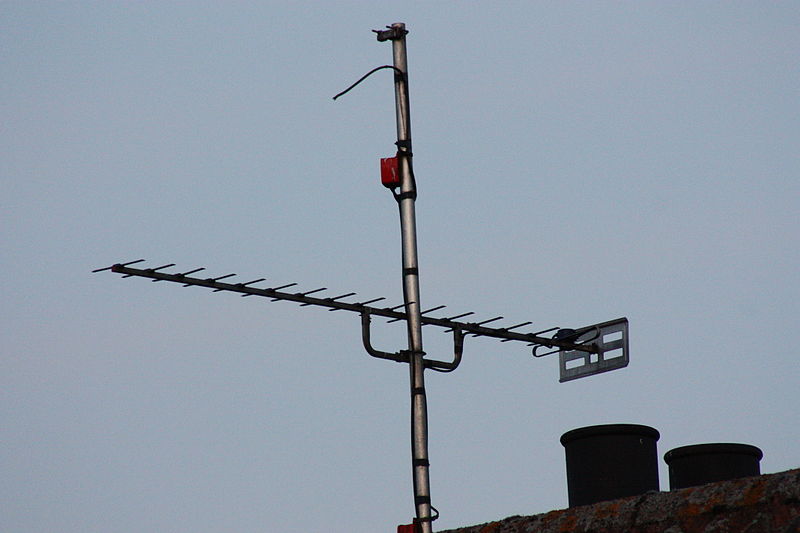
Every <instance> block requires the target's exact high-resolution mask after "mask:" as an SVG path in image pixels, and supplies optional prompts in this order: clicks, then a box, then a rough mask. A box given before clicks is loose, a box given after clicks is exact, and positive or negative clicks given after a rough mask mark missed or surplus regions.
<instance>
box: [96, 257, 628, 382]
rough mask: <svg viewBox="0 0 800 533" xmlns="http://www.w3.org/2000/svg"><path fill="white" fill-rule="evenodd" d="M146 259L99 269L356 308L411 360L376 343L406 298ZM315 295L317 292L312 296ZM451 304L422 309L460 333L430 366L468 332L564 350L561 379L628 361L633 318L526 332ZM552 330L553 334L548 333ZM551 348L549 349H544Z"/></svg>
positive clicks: (428, 321) (440, 364)
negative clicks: (452, 310) (150, 263)
mask: <svg viewBox="0 0 800 533" xmlns="http://www.w3.org/2000/svg"><path fill="white" fill-rule="evenodd" d="M142 262H144V259H137V260H136V261H129V262H127V263H116V264H114V265H112V266H109V267H105V268H98V269H97V270H93V272H103V271H111V272H114V273H117V274H122V277H124V278H129V277H134V276H135V277H140V278H148V279H151V280H152V281H154V282H156V281H171V282H173V283H180V284H182V285H183V286H184V287H192V286H197V287H206V288H208V289H212V290H213V292H233V293H237V294H240V295H241V296H243V297H244V296H262V297H265V298H269V299H270V300H272V301H280V300H285V301H289V302H295V303H298V304H300V306H301V307H307V306H318V307H324V308H327V309H328V311H351V312H354V313H358V314H360V315H361V324H362V339H363V341H364V347H365V349H366V350H367V352H368V353H369V354H370V355H372V356H373V357H379V358H381V359H390V360H392V361H397V362H404V363H407V362H408V353H406V352H404V351H400V352H396V353H389V352H383V351H380V350H376V349H375V348H373V347H372V344H371V343H370V320H371V318H372V317H373V316H377V317H383V318H386V319H388V322H389V323H391V322H398V321H401V320H406V319H407V317H408V315H407V313H406V310H405V308H406V304H405V303H403V304H399V305H395V306H393V307H377V306H374V305H369V304H374V303H376V302H380V301H383V300H385V299H386V298H384V297H378V298H372V299H370V300H366V301H356V302H347V301H343V300H344V299H345V298H352V297H353V296H356V294H357V293H355V292H348V293H344V294H339V295H337V296H330V297H323V296H320V295H319V293H321V292H323V291H326V290H328V289H327V288H325V287H321V288H316V289H311V290H308V291H302V290H301V291H297V292H287V291H285V290H284V289H288V288H289V287H295V286H296V285H297V283H286V284H282V285H277V286H271V287H266V288H260V287H255V286H254V285H255V284H257V283H263V282H264V281H266V278H258V279H254V280H251V281H246V282H239V283H234V282H232V281H222V280H229V279H230V278H232V277H234V276H236V274H225V275H222V276H216V277H208V278H200V277H192V276H190V274H196V273H197V272H201V271H203V270H205V268H195V269H192V270H188V271H186V272H178V273H168V272H164V270H165V269H167V268H171V267H174V266H175V264H174V263H168V264H165V265H161V266H157V267H152V268H135V267H132V266H131V265H134V264H138V263H142ZM312 295H313V296H312ZM445 307H447V306H446V305H438V306H435V307H431V308H429V309H425V310H422V311H421V312H420V315H421V319H420V320H421V322H422V325H423V326H437V327H440V328H445V331H444V332H445V333H450V332H452V333H453V335H454V339H455V350H454V357H453V360H452V361H449V362H445V361H436V360H432V359H423V361H424V363H425V367H426V368H430V369H432V370H437V371H440V372H451V371H453V370H455V369H456V368H457V367H458V365H459V363H460V362H461V355H462V353H463V343H464V338H465V337H466V336H469V335H472V336H475V337H490V338H494V339H499V340H500V341H501V342H509V341H518V342H524V343H526V344H527V345H528V346H531V347H532V353H533V355H534V356H536V357H544V356H546V355H550V354H553V353H556V352H560V353H561V354H562V356H561V365H560V369H561V378H560V380H561V381H562V382H563V381H569V380H572V379H577V378H581V377H586V376H589V375H593V374H598V373H600V372H607V371H609V370H615V369H617V368H622V367H624V366H626V365H627V364H628V347H627V344H628V342H627V341H628V335H627V328H628V320H627V319H626V318H619V319H616V320H611V321H608V322H603V323H601V324H594V325H591V326H586V327H583V328H580V329H567V328H564V329H562V328H558V327H552V328H547V329H543V330H541V331H536V332H531V333H523V332H520V331H514V330H518V329H519V328H522V327H525V326H529V325H531V324H532V322H521V323H519V324H514V325H511V326H505V327H490V326H487V324H490V323H494V322H497V321H498V320H503V318H504V317H502V316H497V317H493V318H489V319H486V320H475V321H466V322H465V321H460V320H456V319H459V318H464V317H467V316H472V315H474V314H475V313H474V312H473V311H468V312H466V313H460V314H457V315H453V316H446V317H433V316H431V315H430V313H433V312H434V311H439V310H441V309H444V308H445ZM546 334H551V335H550V336H544V335H546ZM542 349H545V351H544V353H538V352H539V351H540V350H542Z"/></svg>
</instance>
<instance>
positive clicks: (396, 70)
mask: <svg viewBox="0 0 800 533" xmlns="http://www.w3.org/2000/svg"><path fill="white" fill-rule="evenodd" d="M385 68H390V69H393V70H394V71H395V74H397V75H399V76H403V71H402V70H400V69H399V68H397V67H395V66H392V65H383V66H382V67H376V68H374V69H372V70H370V71H369V72H367V73H366V74H364V75H363V76H361V78H360V79H359V80H358V81H357V82H355V83H354V84H353V85H351V86H350V87H348V88H347V89H345V90H344V91H342V92H340V93H339V94H337V95H336V96H334V97H333V99H334V100H336V99H337V98H339V97H340V96H342V95H344V94H347V93H348V92H350V90H351V89H352V88H353V87H355V86H356V85H358V84H359V83H361V82H362V81H364V80H365V79H367V78H368V77H370V76H371V75H372V74H374V73H376V72H378V71H379V70H383V69H385Z"/></svg>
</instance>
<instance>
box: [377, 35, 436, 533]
mask: <svg viewBox="0 0 800 533" xmlns="http://www.w3.org/2000/svg"><path fill="white" fill-rule="evenodd" d="M407 33H408V32H407V31H406V27H405V24H403V23H401V22H398V23H395V24H392V25H391V26H390V27H389V30H388V31H387V32H381V33H379V34H378V39H379V40H391V41H392V53H393V58H394V67H395V69H396V70H395V77H394V88H395V107H396V113H397V156H398V158H397V159H398V161H397V163H398V170H399V174H400V179H401V185H400V192H399V194H398V195H397V200H398V204H399V206H400V231H401V236H402V246H403V298H404V300H405V307H406V316H407V327H408V352H409V354H408V355H409V363H410V364H409V375H410V386H411V459H412V465H413V479H414V505H415V507H416V512H417V520H418V523H419V525H420V528H421V530H422V533H431V532H432V531H433V528H432V524H431V522H432V520H433V517H432V515H431V494H430V475H429V464H430V463H429V460H428V405H427V399H426V397H425V374H424V372H425V363H424V362H423V356H424V355H425V352H423V349H422V317H421V306H420V290H419V264H418V261H417V227H416V212H415V202H416V198H417V186H416V183H415V180H414V172H413V168H412V164H411V158H412V156H413V153H412V150H411V113H410V109H409V97H408V64H407V60H406V57H407V56H406V34H407Z"/></svg>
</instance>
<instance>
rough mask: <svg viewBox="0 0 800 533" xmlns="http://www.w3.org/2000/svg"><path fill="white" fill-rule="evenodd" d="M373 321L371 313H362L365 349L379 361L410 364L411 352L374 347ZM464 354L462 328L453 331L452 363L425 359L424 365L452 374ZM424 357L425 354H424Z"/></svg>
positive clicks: (362, 337) (362, 332) (362, 336)
mask: <svg viewBox="0 0 800 533" xmlns="http://www.w3.org/2000/svg"><path fill="white" fill-rule="evenodd" d="M371 321H372V319H371V316H370V312H369V311H368V310H366V309H365V310H364V311H362V313H361V342H362V343H363V344H364V349H365V350H366V351H367V353H368V354H370V355H371V356H372V357H377V358H378V359H388V360H389V361H395V362H397V363H408V362H410V354H411V353H410V352H409V351H408V350H401V351H399V352H394V353H391V352H384V351H381V350H376V349H375V348H374V347H373V346H372V342H371V340H370V322H371ZM463 354H464V334H463V333H462V331H461V329H460V328H455V329H454V330H453V360H452V361H437V360H435V359H423V360H422V361H423V363H424V365H425V368H430V369H431V370H435V371H437V372H452V371H453V370H455V369H456V368H458V365H460V364H461V357H462V356H463ZM423 355H424V354H423Z"/></svg>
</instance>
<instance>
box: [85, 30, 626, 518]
mask: <svg viewBox="0 0 800 533" xmlns="http://www.w3.org/2000/svg"><path fill="white" fill-rule="evenodd" d="M374 31H375V33H376V34H377V38H378V41H380V42H385V41H390V42H391V43H392V54H393V59H394V62H393V65H385V66H382V67H378V68H376V69H373V70H371V71H370V72H368V73H367V74H366V75H364V76H362V77H361V79H359V80H358V81H357V82H356V83H354V84H352V85H351V86H350V87H348V88H347V89H346V90H344V91H342V92H341V93H339V94H337V95H336V96H335V97H334V99H336V98H338V97H340V96H342V95H344V94H346V93H347V92H349V91H350V90H351V89H353V88H354V87H355V86H357V85H358V84H359V83H361V82H362V81H363V80H365V79H366V78H367V77H369V76H370V75H372V74H373V73H375V72H377V71H380V70H384V69H392V70H393V71H394V93H395V110H396V118H397V142H396V143H395V145H396V147H397V152H396V155H395V156H394V157H388V158H384V159H382V160H381V183H382V184H383V185H384V186H385V187H387V188H388V189H390V191H391V193H392V196H394V199H395V201H396V202H397V204H398V206H399V208H400V232H401V244H402V252H403V253H402V262H403V270H402V274H403V300H404V302H403V303H402V304H400V305H395V306H394V307H378V306H375V305H372V304H375V303H376V302H379V301H383V300H385V298H373V299H371V300H366V301H361V302H359V301H356V302H351V301H346V300H347V299H348V298H352V297H354V296H355V295H356V293H354V292H347V293H342V294H337V295H336V296H331V297H327V298H325V297H323V296H322V295H321V294H320V293H322V292H323V291H326V290H327V289H326V288H316V289H311V290H307V291H303V290H301V291H296V292H294V291H287V290H286V289H288V288H289V287H294V286H296V285H297V284H296V283H288V284H284V285H279V286H273V287H267V288H259V287H256V285H257V284H259V283H263V282H265V281H266V279H264V278H258V279H254V280H250V281H245V282H241V283H234V282H233V281H232V280H230V278H232V277H234V276H235V274H225V275H222V276H217V277H208V278H201V277H196V276H192V274H196V273H198V272H201V271H202V270H204V269H203V268H195V269H193V270H188V271H185V272H179V273H168V272H165V270H166V269H168V268H172V267H174V266H175V265H174V264H173V263H168V264H165V265H160V266H157V267H153V268H136V267H132V266H131V265H135V264H138V263H141V262H143V261H144V260H143V259H139V260H136V261H129V262H127V263H117V264H115V265H112V266H110V267H105V268H99V269H97V270H95V272H101V271H107V270H110V271H112V272H116V273H117V274H121V275H122V276H123V277H126V278H127V277H133V276H137V277H142V278H150V279H151V280H152V281H171V282H174V283H180V284H182V285H183V286H184V287H191V286H198V287H206V288H208V289H211V290H213V291H214V292H233V293H238V294H240V295H242V296H263V297H265V298H269V299H270V300H272V301H279V300H286V301H290V302H295V303H297V304H300V305H301V306H318V307H324V308H327V309H328V310H329V311H351V312H354V313H358V314H359V315H361V332H362V340H363V343H364V348H365V349H366V350H367V352H368V353H369V354H370V355H371V356H373V357H378V358H380V359H388V360H391V361H396V362H399V363H408V365H409V369H410V371H409V378H410V379H409V391H410V393H411V443H412V446H411V458H412V462H411V463H412V470H413V485H414V507H415V509H416V518H415V519H414V524H413V527H414V529H415V531H418V532H419V533H432V531H433V529H432V525H431V523H432V522H433V521H434V520H435V519H436V518H438V516H439V512H438V511H436V509H435V508H434V507H433V505H432V504H431V493H430V480H429V466H430V462H429V459H428V409H427V400H426V392H425V378H424V371H425V370H426V369H431V370H436V371H438V372H452V371H453V370H455V369H456V368H457V367H458V365H459V364H460V363H461V357H462V354H463V349H464V339H465V338H466V337H467V336H470V335H472V336H477V337H490V338H494V339H499V340H500V342H509V341H518V342H524V343H527V344H528V346H531V347H532V352H533V355H534V356H535V357H543V356H545V355H548V354H551V353H555V352H559V354H560V356H559V368H560V374H561V378H560V380H561V381H569V380H573V379H578V378H581V377H585V376H590V375H593V374H598V373H600V372H607V371H609V370H614V369H617V368H622V367H624V366H627V364H628V320H627V319H625V318H619V319H617V320H611V321H609V322H603V323H601V324H594V325H592V326H586V327H583V328H578V329H567V328H561V329H560V328H548V329H544V330H541V331H536V332H532V333H523V332H521V331H520V330H521V328H526V327H527V326H530V325H531V322H521V323H519V324H513V325H510V326H505V327H502V326H501V327H495V326H493V325H489V324H495V323H497V322H498V321H500V320H503V317H502V316H497V317H492V318H488V319H485V320H475V321H464V320H458V319H463V318H465V317H468V316H472V315H474V314H475V313H474V312H472V311H468V312H465V313H460V314H456V315H453V316H446V317H439V318H437V317H434V316H432V315H431V314H432V313H434V312H436V311H440V310H441V309H443V308H444V307H445V306H443V305H439V306H436V307H431V308H429V309H422V307H421V304H420V290H419V268H418V261H417V233H416V232H417V230H416V214H415V213H416V212H415V207H414V206H415V202H416V199H417V188H416V180H415V178H414V170H413V166H412V158H413V151H412V149H411V117H410V115H409V98H408V65H407V60H406V34H407V33H408V31H407V30H406V28H405V24H403V23H399V22H398V23H396V24H392V25H391V26H387V27H386V29H385V30H374ZM223 280H228V281H223ZM373 316H379V317H383V318H386V319H388V320H389V322H398V321H405V323H406V329H407V333H408V349H407V350H401V351H398V352H384V351H381V350H376V349H375V348H373V347H372V343H371V342H370V321H371V319H372V317H373ZM423 326H434V327H440V328H444V330H445V332H446V333H452V334H453V359H452V360H451V361H438V360H434V359H427V358H426V357H425V355H426V354H425V351H424V350H423V345H422V328H423ZM540 350H542V352H543V353H539V351H540ZM434 512H435V514H434Z"/></svg>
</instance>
